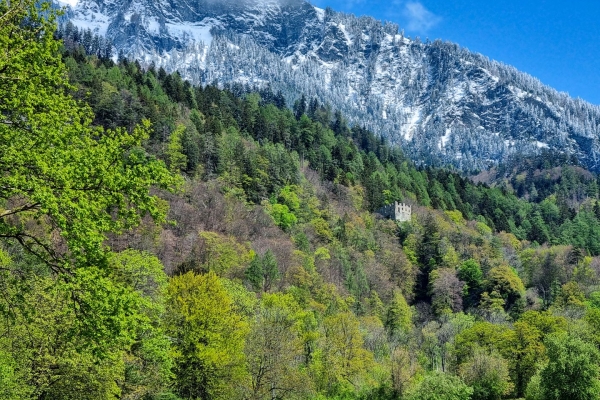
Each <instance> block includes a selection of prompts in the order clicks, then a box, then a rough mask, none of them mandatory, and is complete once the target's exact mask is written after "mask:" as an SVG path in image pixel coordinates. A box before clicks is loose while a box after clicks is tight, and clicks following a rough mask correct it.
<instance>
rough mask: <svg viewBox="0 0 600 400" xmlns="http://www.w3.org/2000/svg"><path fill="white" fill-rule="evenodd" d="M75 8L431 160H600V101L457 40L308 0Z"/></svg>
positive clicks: (158, 60) (132, 38)
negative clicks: (551, 156)
mask: <svg viewBox="0 0 600 400" xmlns="http://www.w3.org/2000/svg"><path fill="white" fill-rule="evenodd" d="M65 19H66V20H70V21H72V22H73V23H74V24H75V25H76V26H78V27H80V28H84V29H90V30H92V31H94V32H96V33H98V34H100V35H103V36H106V37H107V38H108V39H110V40H111V41H112V42H113V43H114V45H115V48H116V49H117V50H118V51H119V52H122V53H123V54H124V55H125V56H127V57H128V58H132V59H138V60H139V61H140V63H141V64H142V65H143V66H149V65H151V64H154V65H156V66H157V67H164V68H165V69H166V70H167V71H169V72H170V71H175V70H178V71H179V72H180V73H181V75H182V76H183V77H184V78H185V79H189V80H190V81H192V82H193V83H196V84H207V83H212V82H215V81H216V82H218V83H219V84H244V85H251V86H252V85H257V86H262V85H267V84H268V85H271V87H272V88H273V89H274V90H279V91H281V92H282V93H283V94H284V96H285V97H286V99H287V100H288V103H291V102H293V101H294V99H297V98H298V97H299V96H300V95H301V94H305V95H306V96H307V97H308V98H312V97H316V98H317V99H319V100H320V101H321V102H327V103H329V104H331V105H332V107H334V108H335V109H340V110H341V111H342V112H343V113H344V114H345V115H348V116H349V118H350V120H351V122H352V123H359V124H361V125H363V126H365V127H366V128H368V129H370V130H372V131H375V132H379V133H380V134H381V135H383V136H385V137H387V138H388V139H389V140H390V142H392V143H394V144H397V145H400V146H401V147H402V148H403V150H404V151H405V153H406V154H407V155H408V156H410V157H411V158H412V159H413V160H415V161H416V162H417V163H420V164H427V165H436V166H439V165H452V166H454V167H456V168H459V169H462V170H480V169H486V168H489V167H490V166H493V165H496V164H497V163H498V162H501V161H504V160H506V159H508V158H509V157H511V156H515V155H521V154H522V155H525V156H529V155H536V154H539V153H540V152H541V151H542V150H551V151H554V152H557V153H566V154H569V155H575V156H576V157H577V159H578V160H579V162H580V163H581V164H582V165H584V166H585V167H586V168H588V169H590V170H595V171H598V170H600V160H599V156H600V139H599V138H600V107H598V106H594V105H591V104H589V103H586V102H585V101H583V100H580V99H573V98H570V97H569V96H568V95H567V94H566V93H560V92H558V91H556V90H554V89H552V88H550V87H548V86H546V85H543V84H542V83H541V82H540V81H539V80H537V79H536V78H533V77H532V76H530V75H527V74H524V73H522V72H519V71H517V70H516V69H515V68H513V67H510V66H506V65H504V64H502V63H499V62H496V61H491V60H489V59H488V58H487V57H485V56H482V55H480V54H477V53H472V52H470V51H468V50H467V49H464V48H461V47H459V46H458V45H456V44H453V43H448V42H442V41H439V40H436V41H434V42H426V43H423V42H421V41H420V40H419V39H418V38H417V39H410V38H408V37H405V36H404V34H403V32H402V31H400V30H399V27H398V26H397V25H396V24H393V23H382V22H381V21H378V20H376V19H374V18H371V17H355V16H354V15H351V14H344V13H339V12H335V11H333V10H332V9H329V8H328V9H326V10H323V9H320V8H317V7H314V6H312V5H311V4H310V3H308V2H306V1H304V0H260V1H249V0H247V1H242V2H236V1H225V2H218V1H213V0H202V1H198V2H194V3H188V2H181V3H175V2H173V1H161V2H149V1H146V0H132V1H126V2H122V3H117V2H115V1H112V0H105V1H102V0H82V1H80V2H79V3H78V4H77V6H76V7H74V8H69V9H68V11H67V12H66V15H65Z"/></svg>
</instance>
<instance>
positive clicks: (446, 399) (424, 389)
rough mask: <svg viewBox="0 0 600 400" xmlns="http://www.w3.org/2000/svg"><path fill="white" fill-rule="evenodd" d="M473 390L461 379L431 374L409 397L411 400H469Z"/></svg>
mask: <svg viewBox="0 0 600 400" xmlns="http://www.w3.org/2000/svg"><path fill="white" fill-rule="evenodd" d="M472 394H473V388H471V387H470V386H467V385H466V384H465V383H464V382H463V381H462V380H461V379H460V378H458V377H456V376H452V375H448V374H443V373H439V372H438V373H429V374H427V375H425V378H424V379H423V381H422V382H421V383H420V384H419V385H418V386H417V387H416V389H414V391H413V392H412V393H411V394H409V395H408V397H407V398H408V399H410V400H469V399H471V398H472V397H471V396H472Z"/></svg>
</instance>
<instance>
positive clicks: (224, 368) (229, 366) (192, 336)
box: [166, 272, 248, 399]
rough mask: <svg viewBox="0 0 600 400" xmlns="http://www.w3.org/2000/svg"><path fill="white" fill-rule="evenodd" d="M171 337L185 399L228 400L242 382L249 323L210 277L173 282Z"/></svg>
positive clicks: (168, 312)
mask: <svg viewBox="0 0 600 400" xmlns="http://www.w3.org/2000/svg"><path fill="white" fill-rule="evenodd" d="M166 324H167V333H168V335H169V336H170V337H171V338H172V340H173V352H174V361H175V369H174V371H175V376H176V381H175V382H176V383H175V388H176V392H177V393H178V394H179V395H180V396H181V397H184V398H200V399H209V398H211V399H213V398H224V399H228V398H231V396H232V395H233V393H234V389H235V386H236V382H237V380H239V379H241V378H243V377H244V367H243V363H244V354H243V346H244V339H245V337H246V335H247V332H248V323H247V322H246V321H245V320H244V318H243V317H242V316H241V315H239V314H237V313H236V312H235V309H234V304H233V301H232V299H231V297H230V296H229V294H228V293H227V291H226V290H225V289H224V287H223V284H222V283H221V281H220V279H219V278H218V277H217V276H216V275H215V274H214V273H212V272H209V273H208V274H206V275H196V274H194V273H192V272H188V273H186V274H184V275H181V276H178V277H174V278H172V279H171V281H170V282H169V287H168V296H167V310H166Z"/></svg>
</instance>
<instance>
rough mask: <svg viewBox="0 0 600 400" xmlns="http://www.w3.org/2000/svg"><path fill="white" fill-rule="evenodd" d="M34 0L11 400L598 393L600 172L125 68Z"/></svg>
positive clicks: (1, 2)
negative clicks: (407, 148) (472, 172)
mask: <svg viewBox="0 0 600 400" xmlns="http://www.w3.org/2000/svg"><path fill="white" fill-rule="evenodd" d="M23 4H25V5H27V2H23V3H19V4H12V3H11V4H9V3H8V2H7V1H5V0H0V16H2V17H0V18H2V22H3V23H2V24H1V25H0V49H1V50H2V51H3V52H4V53H3V54H7V58H6V59H5V60H4V59H3V60H0V71H1V74H0V99H1V100H0V113H2V115H3V117H4V121H3V122H2V123H0V146H1V149H2V150H1V151H0V166H1V168H2V175H0V188H1V190H0V286H1V287H2V290H1V292H0V293H1V294H2V296H0V314H1V316H2V318H0V398H1V399H29V398H31V399H33V398H37V399H116V398H120V399H163V400H164V399H173V400H174V399H271V400H273V399H323V400H325V399H390V400H391V399H411V400H421V399H423V400H425V399H453V400H455V399H457V400H460V399H473V400H476V399H490V400H491V399H501V398H511V399H516V398H527V399H532V400H534V399H598V398H600V381H599V377H600V375H599V374H600V364H599V361H598V360H599V359H600V357H599V356H600V354H599V348H600V287H599V278H600V258H598V257H597V256H598V255H599V254H600V222H599V221H600V205H599V203H598V196H599V193H598V192H599V191H598V176H597V175H594V174H592V173H589V172H587V171H585V170H583V169H582V168H581V167H579V166H577V165H575V164H574V163H573V161H572V160H569V159H560V158H558V157H556V156H555V155H553V154H546V155H545V156H542V157H540V158H537V159H530V160H515V161H514V162H513V163H512V164H506V165H503V166H501V167H500V168H498V169H496V170H494V171H487V172H486V173H483V174H480V175H479V176H478V177H477V178H476V179H475V180H477V181H479V182H488V183H489V184H490V185H491V186H490V185H488V184H486V183H477V184H476V183H474V181H473V180H471V179H468V178H466V177H464V176H461V175H459V174H457V173H455V172H452V171H451V170H445V169H420V168H417V167H415V166H414V164H412V163H411V162H410V161H409V160H408V159H407V158H405V157H404V155H403V153H402V151H401V150H400V149H398V148H394V147H391V146H390V145H388V144H387V143H386V141H385V140H382V139H381V138H380V137H379V136H378V135H377V133H376V132H375V133H373V132H369V131H367V130H365V129H363V128H361V127H360V126H359V125H358V126H349V125H348V123H347V122H346V120H345V118H344V116H343V115H342V114H341V113H340V112H338V111H336V110H333V109H331V107H330V106H328V105H327V104H320V103H319V102H318V101H316V100H315V99H307V98H304V97H302V98H300V99H298V100H297V101H296V103H295V104H293V105H292V107H288V106H289V105H286V103H285V100H284V98H283V96H282V95H281V94H280V93H273V92H272V91H271V90H269V89H263V90H260V91H256V92H250V93H249V92H247V91H246V90H245V89H244V88H242V87H227V88H218V87H215V86H210V85H209V86H206V87H194V86H192V85H191V84H189V83H188V82H185V81H183V80H182V79H181V77H180V76H179V75H178V74H177V73H175V74H167V73H166V72H165V71H164V70H162V69H158V70H156V69H154V68H149V69H147V70H144V69H142V68H141V67H140V65H139V63H137V62H135V61H130V60H129V61H128V60H125V59H122V60H120V61H119V63H118V64H115V63H114V62H113V61H112V60H111V59H110V58H108V57H107V56H108V55H109V54H106V53H104V54H102V52H99V53H98V54H87V52H86V47H85V46H83V43H80V42H78V41H70V42H68V43H67V42H65V43H63V42H62V41H59V40H57V39H56V37H55V36H54V35H53V26H52V21H50V22H47V20H45V19H43V18H39V17H37V13H36V11H35V9H34V8H33V3H29V4H28V6H29V7H23ZM81 37H82V39H83V36H81ZM89 50H90V49H88V52H90V51H89ZM394 200H399V201H403V202H405V203H408V204H410V205H411V206H412V211H413V213H412V220H411V221H409V222H405V223H399V222H395V221H390V220H385V219H383V218H381V217H380V216H378V215H377V214H375V213H374V210H376V209H378V208H379V207H381V206H382V205H384V204H387V203H389V202H392V201H394Z"/></svg>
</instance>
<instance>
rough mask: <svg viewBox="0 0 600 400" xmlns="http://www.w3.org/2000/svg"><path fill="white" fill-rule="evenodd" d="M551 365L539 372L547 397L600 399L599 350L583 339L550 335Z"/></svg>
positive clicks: (545, 397) (555, 399) (551, 398)
mask: <svg viewBox="0 0 600 400" xmlns="http://www.w3.org/2000/svg"><path fill="white" fill-rule="evenodd" d="M546 345H547V348H548V364H547V365H546V366H545V367H544V368H543V369H542V371H541V374H540V391H541V394H542V397H543V398H544V399H548V400H563V399H564V400H566V399H573V400H592V399H598V398H600V381H599V380H598V376H599V373H600V371H599V367H598V363H597V361H598V357H599V354H598V350H597V349H596V348H594V346H592V345H590V344H588V343H585V342H584V341H583V340H581V339H579V338H577V337H573V336H569V335H567V334H564V333H560V334H559V333H557V334H552V335H550V336H548V338H547V341H546Z"/></svg>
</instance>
